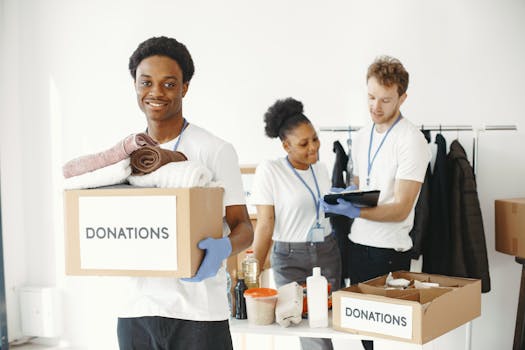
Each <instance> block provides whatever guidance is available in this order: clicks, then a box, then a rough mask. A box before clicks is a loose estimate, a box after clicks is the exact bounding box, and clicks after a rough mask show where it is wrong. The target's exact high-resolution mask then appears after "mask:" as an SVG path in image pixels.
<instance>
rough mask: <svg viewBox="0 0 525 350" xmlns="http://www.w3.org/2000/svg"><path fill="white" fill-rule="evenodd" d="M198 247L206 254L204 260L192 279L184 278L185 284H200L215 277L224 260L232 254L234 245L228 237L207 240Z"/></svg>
mask: <svg viewBox="0 0 525 350" xmlns="http://www.w3.org/2000/svg"><path fill="white" fill-rule="evenodd" d="M198 247H199V248H200V249H202V250H205V252H204V259H203V260H202V262H201V266H199V270H198V271H197V274H196V275H195V276H193V277H191V278H182V279H181V280H182V281H185V282H200V281H203V280H205V279H206V278H210V277H213V276H215V275H216V274H217V271H219V268H220V267H221V266H222V262H223V261H224V259H226V258H227V257H229V256H230V254H231V252H232V243H231V242H230V239H229V238H228V237H223V238H205V239H203V240H202V241H200V242H199V244H198Z"/></svg>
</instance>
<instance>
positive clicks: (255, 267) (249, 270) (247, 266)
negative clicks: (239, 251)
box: [242, 250, 259, 289]
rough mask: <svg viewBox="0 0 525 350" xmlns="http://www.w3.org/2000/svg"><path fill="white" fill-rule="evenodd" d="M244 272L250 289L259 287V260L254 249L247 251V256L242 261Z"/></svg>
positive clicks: (245, 280)
mask: <svg viewBox="0 0 525 350" xmlns="http://www.w3.org/2000/svg"><path fill="white" fill-rule="evenodd" d="M242 272H243V273H244V282H245V283H246V286H247V287H248V289H249V288H259V262H258V261H257V259H255V256H254V255H253V250H247V251H246V257H245V258H244V260H243V261H242Z"/></svg>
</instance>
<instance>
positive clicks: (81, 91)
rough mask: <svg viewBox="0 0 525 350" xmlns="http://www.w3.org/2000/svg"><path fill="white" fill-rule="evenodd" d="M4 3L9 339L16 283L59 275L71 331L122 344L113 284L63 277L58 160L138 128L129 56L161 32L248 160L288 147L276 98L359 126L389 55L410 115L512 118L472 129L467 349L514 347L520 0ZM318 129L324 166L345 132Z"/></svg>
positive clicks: (73, 335)
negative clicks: (478, 243) (373, 75)
mask: <svg viewBox="0 0 525 350" xmlns="http://www.w3.org/2000/svg"><path fill="white" fill-rule="evenodd" d="M0 4H2V6H1V7H0V16H1V17H0V18H1V22H0V25H1V27H0V28H1V29H0V30H1V32H0V34H1V52H0V56H1V59H2V61H1V65H0V69H1V70H0V72H1V74H0V76H1V77H2V80H1V83H0V86H1V89H2V90H1V93H0V102H1V103H0V117H1V122H0V165H1V177H2V178H1V183H2V209H3V219H4V247H5V258H6V262H5V267H6V283H7V292H8V298H9V304H8V307H9V309H8V311H9V327H10V336H11V338H12V337H14V336H18V335H20V330H19V320H18V315H17V314H16V308H17V301H16V297H15V293H14V290H15V288H17V287H20V286H21V285H24V284H26V285H57V286H59V287H60V288H62V289H63V291H64V295H65V302H66V306H67V311H66V329H65V332H66V333H65V338H66V339H68V340H69V341H70V342H71V343H72V344H74V345H77V346H79V347H84V348H86V349H100V348H113V347H115V319H114V313H115V307H114V305H115V303H114V301H115V300H116V299H118V296H119V294H118V292H117V291H116V290H117V289H115V288H116V286H117V285H118V284H119V281H117V280H113V279H103V278H72V277H65V276H64V274H63V256H62V248H63V247H62V245H63V241H62V235H63V232H62V222H61V220H62V214H61V210H62V209H61V191H60V188H61V173H60V171H61V169H60V167H61V165H62V164H63V163H64V162H65V161H67V160H69V159H71V158H73V157H75V156H78V155H82V154H87V153H92V152H95V151H99V150H102V149H105V148H107V147H109V146H112V145H113V144H114V143H115V142H116V141H118V140H119V139H120V138H122V137H124V136H126V135H127V134H129V133H131V132H136V131H139V130H142V129H143V128H144V126H145V123H144V118H143V116H142V115H141V113H140V111H139V110H138V108H137V106H136V102H135V97H134V92H133V89H132V82H131V78H130V76H129V73H128V71H127V63H128V58H129V55H130V54H131V53H132V51H133V50H134V49H135V47H136V46H137V44H138V43H139V42H141V41H142V40H144V39H146V38H148V37H150V36H153V35H168V36H173V37H175V38H177V39H179V40H181V41H182V42H184V43H185V44H186V45H187V46H188V48H189V49H190V52H191V53H192V55H193V58H194V61H195V64H196V74H195V77H194V79H193V80H192V83H191V86H190V90H189V93H188V95H187V97H186V98H185V102H184V103H185V104H184V114H185V116H186V118H187V119H188V120H189V121H190V122H193V123H195V124H199V125H201V126H204V127H206V128H207V129H209V130H211V131H213V132H214V133H216V134H218V135H219V136H221V137H223V138H225V139H227V140H229V141H230V142H232V143H233V144H234V146H235V147H236V149H237V151H238V154H239V158H240V160H241V162H242V163H257V162H259V161H260V160H261V159H264V158H273V157H277V156H280V155H282V152H281V149H280V146H279V143H278V142H277V141H276V140H269V139H267V138H265V137H264V133H263V122H262V115H263V113H264V112H265V110H266V108H267V107H268V106H269V105H270V104H272V103H273V102H274V100H275V99H276V98H282V97H287V96H293V97H295V98H298V99H300V100H302V101H303V102H304V104H305V109H306V114H307V115H308V116H309V117H310V118H311V119H312V121H313V122H314V124H316V125H317V126H333V125H343V126H344V125H348V124H352V125H363V124H364V123H365V122H366V121H367V120H368V115H367V112H366V99H365V97H366V87H365V78H364V75H365V72H366V68H367V66H368V65H369V64H370V62H371V61H372V59H373V58H374V57H375V56H377V55H379V54H383V53H384V54H390V55H393V56H396V57H398V58H400V59H401V61H402V62H403V63H404V64H405V66H406V67H407V69H408V70H409V72H410V73H411V82H410V86H409V90H408V95H409V98H408V100H407V101H406V102H405V105H404V107H403V112H404V115H405V116H406V117H408V118H409V119H410V120H412V121H413V122H414V123H416V124H427V125H428V124H439V123H441V124H474V125H481V124H484V123H486V124H502V123H504V124H516V125H517V126H518V128H519V129H520V131H518V132H491V133H488V132H487V133H485V134H482V135H481V136H480V142H479V163H478V191H479V193H480V200H481V206H482V211H483V216H484V224H485V233H486V238H487V244H488V247H487V248H488V252H489V263H490V268H491V277H492V291H491V292H490V293H489V294H486V295H483V305H482V317H481V318H479V319H477V320H475V321H474V323H473V346H472V348H473V349H481V350H485V349H487V350H488V349H495V348H501V349H503V348H505V349H506V348H510V347H511V344H512V337H513V331H514V320H515V315H516V306H517V296H518V290H519V277H520V267H519V265H517V264H516V263H515V262H514V259H513V258H512V257H510V256H506V255H503V254H500V253H497V252H495V250H494V209H493V202H494V199H496V198H506V197H512V196H525V190H524V189H523V186H521V185H519V184H520V183H521V182H522V179H523V178H524V177H525V162H524V160H525V156H524V155H523V153H522V152H521V149H523V147H524V141H523V139H524V132H523V131H521V130H522V129H524V128H525V123H524V118H525V116H524V115H523V107H522V103H521V101H522V100H523V97H522V94H523V81H525V68H524V65H523V62H525V42H524V41H523V33H524V30H525V22H523V18H524V16H525V3H524V2H523V1H520V0H481V1H474V0H465V1H454V0H443V1H440V2H430V1H421V0H406V1H388V0H375V1H366V2H365V1H357V0H352V1H342V0H341V1H333V2H325V3H323V4H321V3H320V2H316V1H299V0H293V1H286V2H285V1H278V0H269V1H265V2H260V3H247V2H244V1H240V0H228V1H221V2H211V1H209V2H206V1H192V2H189V1H184V2H183V1H172V0H171V1H168V0H164V1H161V0H158V1H144V0H135V1H123V0H119V1H103V0H92V1H89V2H86V1H78V0H77V1H67V0H48V1H43V0H42V1H38V0H18V1H17V0H0ZM446 136H447V138H448V139H449V142H450V141H452V139H454V138H455V137H456V136H459V138H460V141H462V143H463V144H464V146H465V148H467V149H468V150H469V152H470V147H471V142H472V134H470V133H461V134H460V135H456V134H455V133H450V134H447V135H446ZM321 138H322V141H323V147H324V148H323V150H322V153H321V156H322V158H323V159H324V160H325V161H326V162H327V163H328V165H329V166H330V167H331V161H332V151H331V144H332V142H333V141H334V140H335V139H337V138H340V139H341V140H344V138H345V135H340V134H338V135H335V134H329V133H322V134H321ZM93 335H97V336H96V337H93ZM456 338H458V339H456V340H455V342H456V343H457V344H459V343H461V342H462V341H463V339H459V338H461V337H459V336H458V337H456ZM453 342H454V341H453ZM457 344H456V345H457ZM449 348H453V347H452V345H451V346H450V347H449Z"/></svg>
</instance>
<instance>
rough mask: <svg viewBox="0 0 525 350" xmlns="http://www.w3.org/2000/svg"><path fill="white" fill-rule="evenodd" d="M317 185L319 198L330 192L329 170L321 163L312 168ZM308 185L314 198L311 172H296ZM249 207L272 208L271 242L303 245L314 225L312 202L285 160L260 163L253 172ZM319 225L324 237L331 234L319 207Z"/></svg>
mask: <svg viewBox="0 0 525 350" xmlns="http://www.w3.org/2000/svg"><path fill="white" fill-rule="evenodd" d="M312 169H313V171H314V172H315V177H316V179H317V183H318V185H319V191H320V194H321V198H322V196H323V195H324V194H326V193H328V191H329V190H330V178H329V177H328V170H327V169H326V166H325V165H324V164H323V163H320V162H317V163H315V164H313V165H312ZM295 170H296V171H297V173H298V174H299V175H300V176H301V177H302V178H303V180H304V181H305V182H306V183H307V184H308V186H309V187H310V189H311V190H312V191H313V193H314V194H315V197H316V198H317V196H318V193H317V189H316V187H315V182H314V178H313V175H312V171H311V170H310V169H308V170H299V169H295ZM250 204H253V205H273V206H274V211H275V227H274V231H273V236H272V238H273V240H274V241H281V242H306V241H307V236H308V232H309V231H310V229H311V228H312V226H314V225H315V223H316V207H315V203H314V199H313V197H312V195H311V193H310V191H308V189H307V188H306V186H305V185H304V184H303V183H302V182H301V180H299V178H298V177H297V175H295V173H294V172H293V171H292V169H291V168H290V165H289V164H288V161H287V160H286V158H280V159H276V160H267V161H264V162H262V163H260V164H259V165H258V166H257V169H256V171H255V177H254V180H253V184H252V191H251V195H250ZM319 220H320V224H321V225H322V226H323V227H324V228H325V230H324V233H325V236H326V235H328V234H330V231H331V229H330V222H329V220H328V219H327V218H324V212H323V209H322V207H319Z"/></svg>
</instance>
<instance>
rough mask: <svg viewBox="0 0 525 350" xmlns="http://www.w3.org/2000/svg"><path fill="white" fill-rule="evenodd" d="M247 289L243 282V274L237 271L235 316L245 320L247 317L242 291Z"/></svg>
mask: <svg viewBox="0 0 525 350" xmlns="http://www.w3.org/2000/svg"><path fill="white" fill-rule="evenodd" d="M246 289H248V288H247V287H246V284H245V283H244V274H243V273H242V271H239V275H238V276H237V284H235V318H236V319H239V320H245V319H247V318H248V314H247V313H246V299H245V298H244V291H245V290H246Z"/></svg>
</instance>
